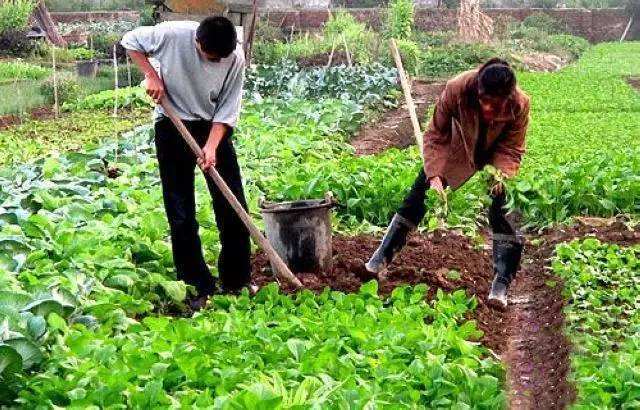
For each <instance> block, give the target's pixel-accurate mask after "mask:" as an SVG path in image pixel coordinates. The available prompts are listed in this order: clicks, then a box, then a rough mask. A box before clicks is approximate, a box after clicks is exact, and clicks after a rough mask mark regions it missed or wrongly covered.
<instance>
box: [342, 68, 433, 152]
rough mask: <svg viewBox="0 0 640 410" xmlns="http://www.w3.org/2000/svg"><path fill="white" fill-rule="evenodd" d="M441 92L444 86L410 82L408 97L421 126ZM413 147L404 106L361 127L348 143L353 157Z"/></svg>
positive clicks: (410, 127) (409, 121) (407, 113)
mask: <svg viewBox="0 0 640 410" xmlns="http://www.w3.org/2000/svg"><path fill="white" fill-rule="evenodd" d="M443 89H444V83H427V82H423V81H417V80H415V81H413V83H412V91H411V94H412V96H413V98H414V102H415V104H416V112H417V114H418V120H419V121H420V122H421V123H422V122H424V121H423V120H424V118H425V115H426V112H427V109H428V108H429V106H430V105H431V104H433V103H434V102H435V100H436V98H437V97H438V96H439V95H440V93H442V90H443ZM402 101H404V98H402ZM413 144H415V137H414V136H413V126H412V125H411V118H410V117H409V111H407V107H406V105H405V104H403V105H401V106H400V107H399V108H396V109H393V110H390V111H387V112H385V113H384V114H383V115H382V117H380V118H378V119H376V120H375V121H372V122H371V123H369V124H366V125H364V126H363V127H362V128H361V129H360V131H359V132H358V134H357V135H356V136H355V137H354V138H353V139H352V140H351V145H353V147H354V148H355V151H356V152H355V153H356V155H372V154H377V153H380V152H383V151H385V150H387V149H389V148H406V147H408V146H410V145H413Z"/></svg>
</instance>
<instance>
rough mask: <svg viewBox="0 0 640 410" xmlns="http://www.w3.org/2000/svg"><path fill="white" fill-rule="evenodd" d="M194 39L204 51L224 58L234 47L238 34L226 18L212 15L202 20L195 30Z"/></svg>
mask: <svg viewBox="0 0 640 410" xmlns="http://www.w3.org/2000/svg"><path fill="white" fill-rule="evenodd" d="M196 40H197V41H198V43H200V47H201V48H202V51H204V52H205V53H207V54H215V55H216V56H218V57H221V58H225V57H228V56H229V55H230V54H231V53H233V50H235V49H236V46H237V44H238V34H237V33H236V28H235V27H234V25H233V23H232V22H231V21H230V20H229V19H228V18H226V17H222V16H212V17H207V18H206V19H204V20H202V22H201V23H200V26H199V27H198V30H197V31H196Z"/></svg>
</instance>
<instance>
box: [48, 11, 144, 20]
mask: <svg viewBox="0 0 640 410" xmlns="http://www.w3.org/2000/svg"><path fill="white" fill-rule="evenodd" d="M51 18H52V19H53V21H55V22H57V23H74V22H85V21H121V20H125V21H138V20H140V13H139V12H137V11H86V12H84V11H83V12H51Z"/></svg>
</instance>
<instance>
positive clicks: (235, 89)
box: [200, 57, 244, 171]
mask: <svg viewBox="0 0 640 410" xmlns="http://www.w3.org/2000/svg"><path fill="white" fill-rule="evenodd" d="M237 58H242V57H237ZM243 84H244V60H239V61H237V62H236V64H234V66H233V67H232V68H231V71H230V72H229V76H228V77H227V81H226V82H225V84H224V85H223V87H222V91H221V93H220V95H219V96H218V104H217V106H216V111H215V113H214V115H213V125H212V126H211V132H210V133H209V139H208V140H207V143H206V144H205V146H204V148H203V149H202V150H203V152H204V156H205V160H204V162H202V163H201V164H200V166H201V168H202V169H203V170H205V171H207V170H208V169H209V168H210V167H212V166H215V165H216V150H217V148H218V145H219V144H220V142H221V141H222V139H223V138H225V135H227V132H228V130H229V128H233V127H235V126H236V124H237V122H238V116H239V114H240V102H241V101H242V86H243Z"/></svg>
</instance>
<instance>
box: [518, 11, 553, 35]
mask: <svg viewBox="0 0 640 410" xmlns="http://www.w3.org/2000/svg"><path fill="white" fill-rule="evenodd" d="M522 25H523V26H524V27H530V28H537V29H538V30H541V31H544V32H546V33H549V34H557V33H561V32H562V31H563V27H562V24H561V23H560V22H559V21H558V20H556V19H554V18H553V17H551V16H550V15H548V14H546V13H534V14H532V15H530V16H528V17H527V18H525V19H524V20H523V21H522Z"/></svg>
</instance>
